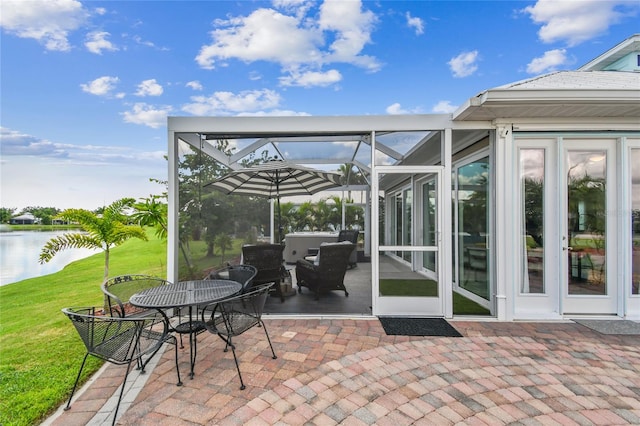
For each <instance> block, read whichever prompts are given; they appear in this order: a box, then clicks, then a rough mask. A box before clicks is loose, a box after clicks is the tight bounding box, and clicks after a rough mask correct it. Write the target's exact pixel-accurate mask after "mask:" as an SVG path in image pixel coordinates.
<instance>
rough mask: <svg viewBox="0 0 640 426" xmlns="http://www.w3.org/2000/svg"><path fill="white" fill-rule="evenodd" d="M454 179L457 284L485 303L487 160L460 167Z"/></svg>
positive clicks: (487, 216)
mask: <svg viewBox="0 0 640 426" xmlns="http://www.w3.org/2000/svg"><path fill="white" fill-rule="evenodd" d="M456 179H457V184H458V192H457V201H458V205H457V211H458V223H457V231H458V232H457V235H458V259H459V265H458V267H459V271H458V277H459V280H460V282H459V283H458V285H459V287H461V288H463V289H465V290H467V291H470V292H471V293H474V294H475V295H477V296H480V297H482V298H483V299H485V300H489V299H490V294H489V292H490V287H489V285H490V271H489V265H490V262H489V259H490V253H489V246H488V244H487V243H488V238H489V204H488V203H487V200H488V195H489V158H488V157H485V158H483V159H480V160H478V161H475V162H473V163H470V164H467V165H465V166H462V167H460V168H459V169H458V173H457V175H456Z"/></svg>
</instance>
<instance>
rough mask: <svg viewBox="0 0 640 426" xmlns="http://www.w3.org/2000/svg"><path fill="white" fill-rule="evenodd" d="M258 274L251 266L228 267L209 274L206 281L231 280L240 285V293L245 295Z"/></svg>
mask: <svg viewBox="0 0 640 426" xmlns="http://www.w3.org/2000/svg"><path fill="white" fill-rule="evenodd" d="M257 273H258V269H257V268H256V267H255V266H252V265H244V264H242V265H230V266H227V267H224V268H222V269H218V270H217V271H213V272H211V273H210V274H209V275H208V276H207V279H210V280H231V281H235V282H238V283H240V284H242V290H240V292H241V293H245V292H246V291H248V290H249V289H251V287H252V286H253V279H254V278H255V276H256V275H257Z"/></svg>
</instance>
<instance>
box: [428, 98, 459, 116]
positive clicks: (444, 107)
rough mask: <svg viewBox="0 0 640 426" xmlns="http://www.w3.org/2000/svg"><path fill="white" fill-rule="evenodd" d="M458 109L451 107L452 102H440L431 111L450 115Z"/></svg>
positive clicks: (454, 106)
mask: <svg viewBox="0 0 640 426" xmlns="http://www.w3.org/2000/svg"><path fill="white" fill-rule="evenodd" d="M457 109H458V106H456V105H451V101H440V102H438V103H437V104H435V105H434V106H433V108H432V109H431V111H433V112H434V113H436V114H450V113H452V112H454V111H455V110H457Z"/></svg>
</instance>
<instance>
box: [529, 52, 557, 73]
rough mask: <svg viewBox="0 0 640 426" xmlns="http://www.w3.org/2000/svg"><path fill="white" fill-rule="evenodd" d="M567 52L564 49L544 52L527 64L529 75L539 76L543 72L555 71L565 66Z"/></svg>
mask: <svg viewBox="0 0 640 426" xmlns="http://www.w3.org/2000/svg"><path fill="white" fill-rule="evenodd" d="M566 62H567V51H566V50H565V49H554V50H549V51H547V52H544V55H542V56H541V57H539V58H534V59H533V60H532V61H531V62H529V64H527V72H528V73H529V74H540V73H543V72H550V71H555V70H556V69H558V67H559V66H561V65H564V64H566Z"/></svg>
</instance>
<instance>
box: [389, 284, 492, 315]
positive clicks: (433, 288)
mask: <svg viewBox="0 0 640 426" xmlns="http://www.w3.org/2000/svg"><path fill="white" fill-rule="evenodd" d="M380 293H381V294H382V295H383V296H414V297H437V296H438V286H437V283H436V282H435V281H434V280H426V279H425V280H407V279H382V280H380ZM453 313H454V315H489V314H490V312H489V310H488V309H486V308H485V307H483V306H480V305H479V304H477V303H476V302H474V301H473V300H470V299H468V298H466V297H464V296H462V295H461V294H459V293H456V292H455V291H454V292H453Z"/></svg>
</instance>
